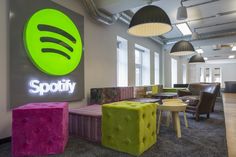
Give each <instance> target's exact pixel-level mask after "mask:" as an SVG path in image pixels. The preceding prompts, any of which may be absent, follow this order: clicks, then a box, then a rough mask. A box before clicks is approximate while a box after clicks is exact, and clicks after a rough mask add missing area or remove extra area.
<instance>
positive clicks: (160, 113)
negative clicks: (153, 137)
mask: <svg viewBox="0 0 236 157" xmlns="http://www.w3.org/2000/svg"><path fill="white" fill-rule="evenodd" d="M161 116H162V111H161V110H160V111H159V117H158V125H157V134H158V135H159V133H160V127H161Z"/></svg>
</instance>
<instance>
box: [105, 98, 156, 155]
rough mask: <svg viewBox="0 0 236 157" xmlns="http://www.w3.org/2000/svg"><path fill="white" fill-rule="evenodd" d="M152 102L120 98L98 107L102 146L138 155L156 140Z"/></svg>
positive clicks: (154, 107)
mask: <svg viewBox="0 0 236 157" xmlns="http://www.w3.org/2000/svg"><path fill="white" fill-rule="evenodd" d="M156 109H157V105H156V104H154V103H139V102H129V101H121V102H116V103H111V104H105V105H103V106H102V145H103V146H105V147H108V148H111V149H114V150H118V151H121V152H126V153H129V154H132V155H140V154H142V153H143V152H144V151H146V150H147V149H148V148H150V147H151V146H152V145H153V144H155V143H156Z"/></svg>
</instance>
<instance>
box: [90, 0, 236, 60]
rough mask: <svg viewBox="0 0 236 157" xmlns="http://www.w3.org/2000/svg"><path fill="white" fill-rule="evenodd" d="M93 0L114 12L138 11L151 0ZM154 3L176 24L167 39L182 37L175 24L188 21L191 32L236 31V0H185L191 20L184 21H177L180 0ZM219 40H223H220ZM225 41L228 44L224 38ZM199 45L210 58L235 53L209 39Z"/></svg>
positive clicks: (223, 56)
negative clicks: (217, 46)
mask: <svg viewBox="0 0 236 157" xmlns="http://www.w3.org/2000/svg"><path fill="white" fill-rule="evenodd" d="M94 1H95V3H96V5H97V6H98V8H100V9H104V10H106V11H108V12H110V13H112V14H115V13H119V12H122V11H126V10H131V11H132V12H134V13H135V12H136V11H137V10H138V9H140V8H141V7H143V6H144V5H147V2H148V1H149V0H128V1H127V0H94ZM212 1H213V2H212ZM207 2H211V3H207ZM202 3H205V4H202ZM152 4H153V5H157V6H159V7H160V8H162V9H163V10H164V11H165V12H166V13H167V14H168V15H169V17H170V20H171V23H172V25H173V30H172V31H171V32H169V33H167V34H165V35H163V37H164V38H165V39H166V40H167V39H168V40H172V39H178V38H181V37H183V36H182V34H181V32H180V31H179V30H178V29H177V27H176V26H175V24H177V23H183V22H187V23H188V25H189V27H190V29H191V30H192V32H193V31H194V30H195V29H196V31H197V32H198V33H199V34H200V35H201V34H202V35H204V34H208V35H209V34H213V35H214V34H216V33H217V32H219V33H224V32H229V31H230V32H236V0H186V1H185V2H183V4H184V6H186V7H187V11H188V19H187V20H184V21H178V20H176V15H177V9H178V7H179V6H180V0H157V1H154V2H153V3H152ZM200 4H202V5H200ZM199 19H201V20H199ZM221 39H222V38H221ZM232 39H235V38H232ZM179 40H180V39H179ZM226 40H227V39H226ZM227 41H228V43H234V42H236V40H235V41H234V40H230V41H229V40H227ZM217 43H221V42H220V41H217ZM222 44H227V43H225V41H223V40H222ZM198 46H200V47H201V48H202V49H203V50H204V52H205V53H204V54H203V56H204V57H205V56H206V57H208V58H209V59H225V58H228V56H229V55H236V52H232V51H231V48H222V49H221V50H218V51H214V50H213V48H212V47H213V46H214V44H212V42H209V45H207V43H204V45H202V46H201V45H197V47H198ZM197 47H196V48H197ZM214 56H218V57H214Z"/></svg>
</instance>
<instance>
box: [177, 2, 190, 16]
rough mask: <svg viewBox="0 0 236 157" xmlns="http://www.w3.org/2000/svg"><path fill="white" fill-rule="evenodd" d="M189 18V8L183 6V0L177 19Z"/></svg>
mask: <svg viewBox="0 0 236 157" xmlns="http://www.w3.org/2000/svg"><path fill="white" fill-rule="evenodd" d="M187 18H188V13H187V8H186V7H185V6H183V0H181V7H179V8H178V11H177V20H185V19H187Z"/></svg>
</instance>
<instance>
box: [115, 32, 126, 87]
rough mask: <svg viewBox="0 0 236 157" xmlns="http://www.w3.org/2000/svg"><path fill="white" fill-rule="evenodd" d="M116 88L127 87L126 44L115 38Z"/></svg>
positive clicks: (119, 38) (123, 40)
mask: <svg viewBox="0 0 236 157" xmlns="http://www.w3.org/2000/svg"><path fill="white" fill-rule="evenodd" d="M117 86H118V87H121V86H128V42H127V40H126V39H123V38H121V37H119V36H118V37H117Z"/></svg>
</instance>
